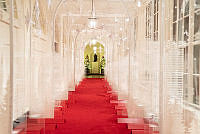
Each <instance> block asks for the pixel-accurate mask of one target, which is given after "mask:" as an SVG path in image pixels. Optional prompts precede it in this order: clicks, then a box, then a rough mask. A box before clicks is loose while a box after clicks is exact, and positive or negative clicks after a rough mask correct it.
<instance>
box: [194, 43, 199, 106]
mask: <svg viewBox="0 0 200 134" xmlns="http://www.w3.org/2000/svg"><path fill="white" fill-rule="evenodd" d="M199 64H200V45H195V46H194V50H193V74H199V70H200V68H199V67H200V66H199ZM193 90H194V93H193V103H195V104H199V76H193Z"/></svg>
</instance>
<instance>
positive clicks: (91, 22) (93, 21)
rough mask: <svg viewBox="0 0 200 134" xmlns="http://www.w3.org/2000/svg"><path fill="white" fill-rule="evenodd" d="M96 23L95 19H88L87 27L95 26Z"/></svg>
mask: <svg viewBox="0 0 200 134" xmlns="http://www.w3.org/2000/svg"><path fill="white" fill-rule="evenodd" d="M96 24H97V22H96V21H95V20H90V22H89V27H90V28H96Z"/></svg>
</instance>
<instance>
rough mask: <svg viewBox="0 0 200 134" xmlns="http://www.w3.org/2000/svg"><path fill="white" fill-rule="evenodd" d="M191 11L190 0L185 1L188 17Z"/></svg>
mask: <svg viewBox="0 0 200 134" xmlns="http://www.w3.org/2000/svg"><path fill="white" fill-rule="evenodd" d="M189 9H190V1H189V0H185V14H184V15H185V16H187V15H188V14H189Z"/></svg>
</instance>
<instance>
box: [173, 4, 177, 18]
mask: <svg viewBox="0 0 200 134" xmlns="http://www.w3.org/2000/svg"><path fill="white" fill-rule="evenodd" d="M176 20H177V0H174V9H173V21H176Z"/></svg>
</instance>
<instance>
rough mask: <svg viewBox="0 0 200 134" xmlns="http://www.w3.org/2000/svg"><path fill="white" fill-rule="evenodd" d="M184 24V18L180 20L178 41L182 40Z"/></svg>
mask: <svg viewBox="0 0 200 134" xmlns="http://www.w3.org/2000/svg"><path fill="white" fill-rule="evenodd" d="M182 26H183V20H180V21H178V41H182V35H183V34H182V33H183V30H182Z"/></svg>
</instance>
